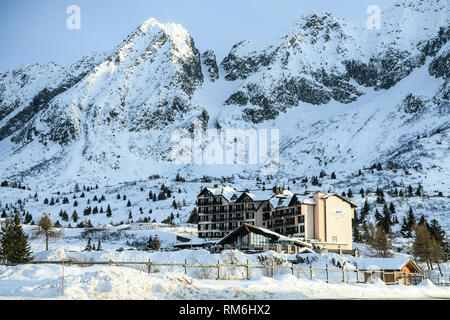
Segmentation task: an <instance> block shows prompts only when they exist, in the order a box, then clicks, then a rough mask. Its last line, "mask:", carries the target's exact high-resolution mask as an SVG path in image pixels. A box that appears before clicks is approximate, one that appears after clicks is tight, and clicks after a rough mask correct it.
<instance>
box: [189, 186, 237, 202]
mask: <svg viewBox="0 0 450 320" xmlns="http://www.w3.org/2000/svg"><path fill="white" fill-rule="evenodd" d="M205 192H209V193H210V194H211V195H213V196H222V197H224V198H225V199H227V200H228V201H230V199H231V197H232V196H233V195H234V194H237V193H238V192H237V191H236V190H234V189H233V188H231V187H229V186H219V187H216V188H210V187H206V188H203V189H202V191H201V192H200V193H199V194H198V195H197V197H199V196H201V195H202V194H203V193H205Z"/></svg>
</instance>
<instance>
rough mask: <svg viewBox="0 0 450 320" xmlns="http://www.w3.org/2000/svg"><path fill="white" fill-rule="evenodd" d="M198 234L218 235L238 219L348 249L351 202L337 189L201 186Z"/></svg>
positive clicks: (237, 222)
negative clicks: (308, 190)
mask: <svg viewBox="0 0 450 320" xmlns="http://www.w3.org/2000/svg"><path fill="white" fill-rule="evenodd" d="M197 206H198V214H199V224H198V234H199V237H200V238H208V239H210V238H222V237H224V236H226V235H228V234H229V233H231V232H232V231H234V230H235V229H236V228H238V227H240V226H241V225H243V224H249V225H254V226H257V227H263V228H266V229H269V230H272V231H274V232H277V233H279V234H282V235H284V236H290V237H295V238H300V239H304V240H308V241H310V242H312V243H315V244H316V245H318V246H324V247H327V248H328V249H345V250H350V249H352V219H353V218H354V209H355V208H356V207H357V206H356V205H355V204H354V203H353V202H351V201H350V200H349V199H346V198H344V197H341V196H339V195H337V194H334V193H331V194H326V193H323V192H314V193H304V194H299V193H293V192H291V191H289V190H285V189H283V188H281V187H274V188H273V189H271V190H264V191H263V190H257V191H250V190H245V191H236V190H234V189H233V188H231V187H228V186H225V187H224V186H220V187H218V186H215V187H214V188H209V187H207V188H204V189H202V191H201V192H200V194H199V195H198V196H197Z"/></svg>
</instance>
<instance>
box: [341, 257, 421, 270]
mask: <svg viewBox="0 0 450 320" xmlns="http://www.w3.org/2000/svg"><path fill="white" fill-rule="evenodd" d="M349 261H351V262H352V263H355V264H356V265H357V266H358V269H360V270H401V269H402V268H403V267H404V266H405V265H406V264H407V263H408V262H409V261H411V262H412V263H414V261H412V260H411V258H407V257H399V258H350V259H349ZM414 265H415V266H416V267H417V268H418V269H419V270H420V268H419V267H418V266H417V265H416V264H415V263H414Z"/></svg>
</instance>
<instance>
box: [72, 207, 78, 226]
mask: <svg viewBox="0 0 450 320" xmlns="http://www.w3.org/2000/svg"><path fill="white" fill-rule="evenodd" d="M72 220H73V222H75V223H76V222H77V221H78V213H77V210H73V213H72Z"/></svg>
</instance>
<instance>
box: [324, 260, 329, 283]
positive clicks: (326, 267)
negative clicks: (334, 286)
mask: <svg viewBox="0 0 450 320" xmlns="http://www.w3.org/2000/svg"><path fill="white" fill-rule="evenodd" d="M325 271H326V275H327V283H328V282H329V279H328V264H326V265H325Z"/></svg>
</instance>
